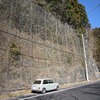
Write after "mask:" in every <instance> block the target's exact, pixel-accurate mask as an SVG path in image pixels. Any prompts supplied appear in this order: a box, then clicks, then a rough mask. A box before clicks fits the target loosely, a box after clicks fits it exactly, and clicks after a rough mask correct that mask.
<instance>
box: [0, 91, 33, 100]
mask: <svg viewBox="0 0 100 100" xmlns="http://www.w3.org/2000/svg"><path fill="white" fill-rule="evenodd" d="M28 94H31V90H20V91H14V92H10V93H6V94H5V93H3V94H1V95H0V100H2V99H6V98H12V97H19V96H24V95H28Z"/></svg>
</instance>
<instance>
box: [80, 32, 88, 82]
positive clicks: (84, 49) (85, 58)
mask: <svg viewBox="0 0 100 100" xmlns="http://www.w3.org/2000/svg"><path fill="white" fill-rule="evenodd" d="M86 32H87V31H86ZM82 41H83V52H84V60H85V69H86V80H87V81H89V75H88V74H89V73H88V67H87V55H86V46H85V40H84V36H83V34H82Z"/></svg>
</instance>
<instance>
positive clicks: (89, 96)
mask: <svg viewBox="0 0 100 100" xmlns="http://www.w3.org/2000/svg"><path fill="white" fill-rule="evenodd" d="M22 100H100V82H96V83H93V84H89V85H86V86H81V87H76V88H71V89H64V90H59V91H58V92H49V93H46V94H43V95H39V96H35V97H30V98H27V99H22Z"/></svg>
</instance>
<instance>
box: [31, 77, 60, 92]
mask: <svg viewBox="0 0 100 100" xmlns="http://www.w3.org/2000/svg"><path fill="white" fill-rule="evenodd" d="M58 89H59V83H54V82H53V80H52V79H50V78H45V79H36V80H35V81H34V84H33V85H32V87H31V91H32V92H34V91H37V92H41V93H45V92H46V91H50V90H58Z"/></svg>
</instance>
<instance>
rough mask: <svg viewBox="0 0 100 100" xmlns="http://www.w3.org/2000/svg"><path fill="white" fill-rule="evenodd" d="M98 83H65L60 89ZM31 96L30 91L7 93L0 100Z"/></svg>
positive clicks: (0, 96)
mask: <svg viewBox="0 0 100 100" xmlns="http://www.w3.org/2000/svg"><path fill="white" fill-rule="evenodd" d="M97 81H100V79H98V80H92V81H88V82H87V81H83V82H75V83H67V84H66V83H65V84H60V88H68V87H74V86H78V85H83V84H88V83H92V82H97ZM30 94H31V90H30V89H28V90H20V91H14V92H10V93H6V94H1V95H0V100H2V99H6V98H12V97H20V96H25V95H30Z"/></svg>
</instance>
